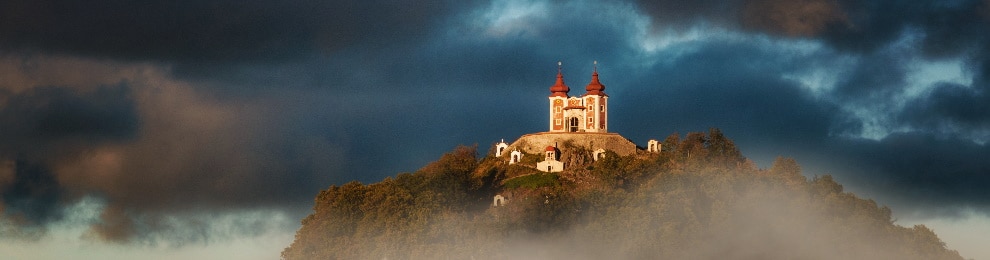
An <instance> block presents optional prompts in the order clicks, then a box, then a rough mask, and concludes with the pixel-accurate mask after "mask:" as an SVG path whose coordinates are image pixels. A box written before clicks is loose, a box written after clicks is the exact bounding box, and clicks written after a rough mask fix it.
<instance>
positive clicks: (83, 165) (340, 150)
mask: <svg viewBox="0 0 990 260" xmlns="http://www.w3.org/2000/svg"><path fill="white" fill-rule="evenodd" d="M988 32H990V0H959V1H884V0H867V1H853V0H725V1H715V0H659V1H635V0H609V1H522V0H491V1H447V0H425V1H415V3H414V2H407V1H382V0H372V1H369V0H360V1H356V0H342V1H317V0H288V1H228V0H219V1H161V2H159V3H148V2H147V1H85V2H76V1H56V0H3V1H0V255H12V256H15V259H65V258H74V259H114V258H120V259H131V258H134V257H135V256H141V257H142V258H146V257H149V256H154V257H161V258H162V259H174V258H177V257H182V258H218V257H219V258H228V257H230V258H237V259H251V258H256V259H271V258H274V257H277V255H278V253H279V252H280V251H281V250H282V248H284V247H285V246H287V245H288V243H289V242H291V240H292V236H293V233H294V231H295V229H296V228H298V225H299V224H298V221H299V219H301V218H302V217H303V216H305V215H306V214H307V213H308V212H309V209H310V207H311V206H312V201H313V197H314V196H315V194H316V193H317V192H318V191H319V190H321V189H324V188H326V187H328V186H330V185H333V184H343V183H346V182H348V181H351V180H358V181H362V182H365V183H369V182H376V181H379V180H381V179H382V178H384V177H386V176H390V175H395V174H397V173H400V172H411V171H414V170H416V169H418V168H419V167H420V166H422V165H424V164H425V163H427V162H430V161H432V160H434V159H436V158H438V157H439V156H440V155H441V154H442V153H444V152H446V151H449V150H450V149H452V148H453V147H455V146H456V145H458V144H467V145H471V144H475V143H477V144H478V145H479V147H481V148H482V149H483V150H484V148H487V147H488V146H489V145H491V144H492V143H493V142H496V141H497V140H499V139H501V138H505V139H506V140H507V141H511V140H514V139H515V138H517V137H518V136H520V135H522V134H525V133H531V132H538V131H546V125H547V123H546V120H547V114H546V113H547V111H546V105H545V104H546V103H545V102H547V99H546V97H547V96H548V95H549V90H548V88H549V87H550V86H551V85H552V84H553V83H554V79H555V78H554V77H555V74H556V72H557V62H558V61H561V62H562V63H563V72H564V77H565V82H567V83H568V84H569V85H570V86H571V88H572V89H574V90H575V91H573V92H572V93H571V94H572V95H579V94H580V93H579V92H581V91H578V90H580V89H581V88H582V87H583V86H584V85H585V84H587V82H588V81H589V80H590V75H591V72H592V69H593V65H592V63H593V62H594V61H596V60H597V61H598V71H599V73H600V74H601V81H602V83H604V84H605V85H606V86H607V90H606V92H607V93H608V94H609V95H610V97H611V99H610V103H611V108H610V109H611V111H610V112H611V113H610V114H611V121H612V122H610V128H611V129H610V130H612V131H615V132H619V133H621V134H622V135H624V136H626V137H627V138H629V139H631V140H633V141H634V142H636V143H637V144H640V145H643V144H645V143H646V141H647V140H648V139H651V138H655V139H663V138H664V137H666V136H667V135H669V134H671V133H674V132H678V133H681V134H684V133H687V132H692V131H705V130H707V129H708V128H709V127H718V128H720V129H722V130H723V132H725V133H726V134H727V135H728V136H729V137H731V138H733V139H734V140H736V142H737V144H738V145H739V146H740V147H741V149H742V151H743V153H744V154H745V155H746V156H747V157H749V158H751V159H753V160H754V161H756V162H757V163H758V164H759V165H761V166H763V167H768V166H769V163H770V162H771V161H772V160H773V158H774V157H776V156H778V155H783V156H790V157H794V158H796V159H797V160H798V161H799V162H800V163H801V164H802V165H803V166H804V169H805V174H806V175H807V176H809V177H811V176H815V175H823V174H832V175H833V176H835V177H836V179H838V180H839V181H840V182H841V183H843V184H844V185H845V187H846V188H847V189H848V190H850V191H853V192H855V193H856V194H858V195H860V196H863V197H868V198H872V199H874V200H876V201H877V202H878V203H880V204H884V205H889V206H890V207H891V208H892V209H893V211H894V213H895V216H896V217H897V218H898V221H897V223H899V224H902V225H913V224H919V223H921V224H926V225H928V226H930V227H932V228H933V229H935V231H936V232H937V233H938V234H939V235H940V236H941V237H942V238H943V240H945V241H946V242H947V243H948V245H949V247H950V248H953V249H958V250H960V252H961V253H962V254H963V256H965V257H968V258H976V259H990V250H988V249H985V248H982V246H984V245H985V244H986V243H987V242H988V238H986V237H985V234H988V233H990V189H987V188H986V187H987V186H988V185H990V160H988V159H990V144H988V141H990V33H988Z"/></svg>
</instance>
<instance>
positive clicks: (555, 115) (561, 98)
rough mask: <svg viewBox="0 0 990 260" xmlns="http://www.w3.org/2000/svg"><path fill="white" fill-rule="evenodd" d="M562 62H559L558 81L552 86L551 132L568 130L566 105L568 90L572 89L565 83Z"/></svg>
mask: <svg viewBox="0 0 990 260" xmlns="http://www.w3.org/2000/svg"><path fill="white" fill-rule="evenodd" d="M560 66H561V63H560V62H557V83H555V84H553V86H551V87H550V132H566V131H567V130H566V129H565V127H564V123H565V122H564V107H565V104H566V103H567V92H570V91H571V89H570V88H568V87H567V85H566V84H564V75H563V74H562V73H561V67H560Z"/></svg>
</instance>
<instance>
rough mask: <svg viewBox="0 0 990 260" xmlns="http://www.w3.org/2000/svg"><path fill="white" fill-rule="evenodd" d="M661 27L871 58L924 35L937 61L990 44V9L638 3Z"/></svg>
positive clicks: (821, 1) (758, 0)
mask: <svg viewBox="0 0 990 260" xmlns="http://www.w3.org/2000/svg"><path fill="white" fill-rule="evenodd" d="M637 3H638V5H639V6H641V7H642V9H643V10H644V11H646V13H647V14H649V15H650V16H651V17H653V19H654V20H655V21H654V25H656V26H659V27H664V26H677V27H684V26H685V25H691V24H693V23H694V22H697V21H706V22H710V23H714V24H717V25H720V26H724V27H727V28H730V29H744V30H753V31H757V32H765V33H770V34H775V35H781V36H786V37H805V38H813V39H821V40H824V41H825V42H827V43H828V44H830V45H831V46H832V47H834V48H837V49H840V50H846V51H852V52H857V53H868V52H872V51H875V50H877V49H878V48H881V47H883V46H885V45H887V44H889V43H890V42H892V41H895V40H897V39H898V38H899V37H900V36H901V34H902V33H904V32H905V29H908V28H914V29H918V30H920V33H922V34H923V35H924V39H923V41H922V43H921V48H922V49H923V50H924V52H925V53H926V54H927V55H928V56H931V57H944V56H953V55H959V54H961V53H963V52H965V51H967V50H968V49H970V48H973V47H976V46H979V44H980V43H981V42H983V41H985V40H986V39H985V36H983V35H982V33H981V32H984V31H986V28H987V23H988V20H987V18H988V16H987V15H985V14H981V11H985V10H987V8H988V6H990V4H988V3H987V1H980V0H959V1H888V0H874V1H852V0H797V1H793V0H735V1H680V0H662V1H637Z"/></svg>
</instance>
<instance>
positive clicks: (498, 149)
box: [495, 139, 509, 157]
mask: <svg viewBox="0 0 990 260" xmlns="http://www.w3.org/2000/svg"><path fill="white" fill-rule="evenodd" d="M506 148H509V144H507V143H505V139H502V141H501V142H498V143H497V144H495V157H502V152H505V149H506Z"/></svg>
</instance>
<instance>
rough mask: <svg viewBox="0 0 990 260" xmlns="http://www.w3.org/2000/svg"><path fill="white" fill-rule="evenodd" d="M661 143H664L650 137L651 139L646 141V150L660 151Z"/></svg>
mask: <svg viewBox="0 0 990 260" xmlns="http://www.w3.org/2000/svg"><path fill="white" fill-rule="evenodd" d="M661 145H662V144H660V142H657V140H653V139H650V141H649V142H647V143H646V151H647V152H651V153H660V148H661Z"/></svg>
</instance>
